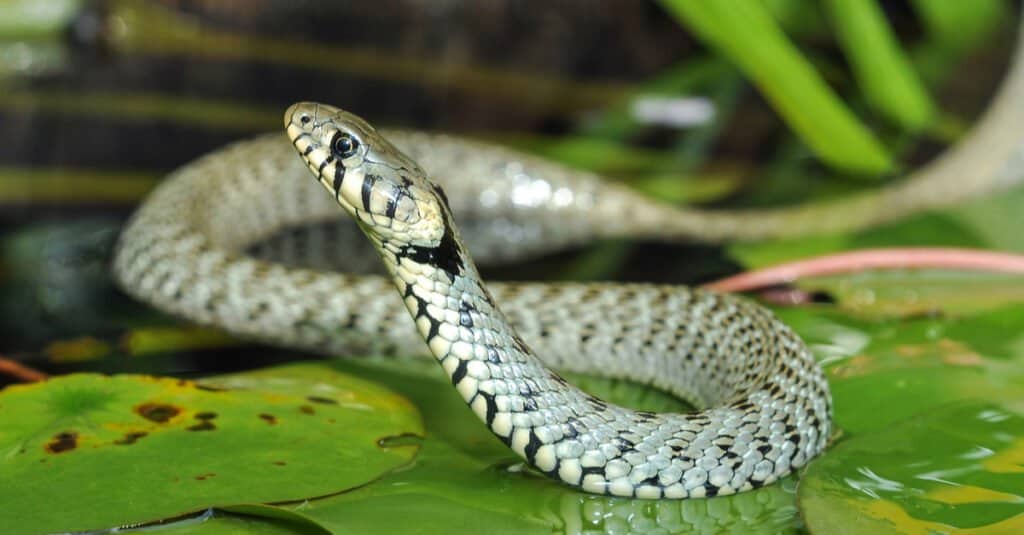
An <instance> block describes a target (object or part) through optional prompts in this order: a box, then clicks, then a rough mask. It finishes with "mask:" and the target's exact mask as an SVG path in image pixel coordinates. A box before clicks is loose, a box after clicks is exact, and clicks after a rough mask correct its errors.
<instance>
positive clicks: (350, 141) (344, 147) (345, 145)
mask: <svg viewBox="0 0 1024 535" xmlns="http://www.w3.org/2000/svg"><path fill="white" fill-rule="evenodd" d="M331 150H333V151H334V156H335V157H336V158H338V159H339V160H344V159H345V158H348V157H350V156H352V155H353V154H355V153H356V151H357V150H359V142H358V141H356V138H354V137H352V136H351V135H350V134H346V133H344V132H338V133H337V134H334V139H332V140H331Z"/></svg>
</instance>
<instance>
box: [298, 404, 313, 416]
mask: <svg viewBox="0 0 1024 535" xmlns="http://www.w3.org/2000/svg"><path fill="white" fill-rule="evenodd" d="M299 412H301V413H302V414H315V413H316V410H314V409H313V407H312V406H310V405H302V406H300V407H299Z"/></svg>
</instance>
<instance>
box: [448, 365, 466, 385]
mask: <svg viewBox="0 0 1024 535" xmlns="http://www.w3.org/2000/svg"><path fill="white" fill-rule="evenodd" d="M468 362H469V361H468V360H462V359H459V365H458V366H456V367H455V371H453V372H452V385H455V386H458V384H459V383H461V382H462V380H463V379H464V378H465V377H466V363H468Z"/></svg>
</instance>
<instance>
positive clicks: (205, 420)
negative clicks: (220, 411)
mask: <svg viewBox="0 0 1024 535" xmlns="http://www.w3.org/2000/svg"><path fill="white" fill-rule="evenodd" d="M215 418H217V413H215V412H197V413H196V415H195V419H196V420H199V423H197V424H195V425H190V426H188V427H186V428H185V429H187V430H189V431H213V430H215V429H217V426H216V425H214V424H213V420H214V419H215Z"/></svg>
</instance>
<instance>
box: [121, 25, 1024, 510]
mask: <svg viewBox="0 0 1024 535" xmlns="http://www.w3.org/2000/svg"><path fill="white" fill-rule="evenodd" d="M1020 49H1021V47H1020V45H1018V52H1017V54H1016V55H1015V58H1014V62H1013V65H1012V67H1011V69H1010V73H1009V75H1008V76H1007V79H1006V81H1005V82H1004V84H1003V87H1002V90H1001V91H1000V93H999V95H998V96H997V97H996V99H995V100H994V102H993V104H992V105H991V107H990V109H989V111H988V112H987V113H986V114H985V116H984V117H983V118H982V119H981V120H980V121H979V123H978V125H977V126H976V127H975V128H974V130H973V132H972V133H971V135H970V136H969V137H968V138H967V139H965V140H964V141H963V142H961V143H959V144H958V145H957V146H956V147H954V148H953V149H952V150H950V151H949V152H948V153H946V154H944V155H943V156H942V157H941V158H939V159H937V160H936V161H935V162H933V163H931V164H929V165H928V166H926V167H925V168H923V169H921V170H920V171H917V172H915V173H913V174H912V175H911V176H910V177H908V178H906V179H905V180H903V181H901V182H899V183H895V184H892V185H890V186H886V187H883V188H881V189H879V190H877V191H876V192H871V193H865V194H860V195H853V196H850V197H847V198H844V199H840V200H836V201H826V202H824V203H818V204H810V205H805V206H801V207H796V208H790V209H780V210H762V211H748V212H743V213H730V212H718V213H709V212H701V211H696V210H685V209H683V210H681V209H676V208H673V207H667V206H664V205H661V204H658V203H653V202H651V201H649V200H647V199H645V198H643V197H641V196H638V195H635V194H633V193H631V192H629V191H628V190H625V189H623V188H617V187H614V186H610V185H607V184H603V183H601V182H600V181H599V180H597V178H596V177H594V176H592V175H589V174H587V173H582V172H578V171H571V170H568V169H566V168H563V167H560V166H557V165H553V164H550V163H548V162H544V161H541V160H538V159H534V158H530V157H527V156H524V155H522V154H518V153H515V152H512V151H507V150H504V149H501V148H497V147H493V146H489V145H483V144H479V143H473V142H470V141H466V140H460V139H456V138H450V137H447V136H436V135H427V134H421V133H414V132H403V131H395V132H386V133H384V134H383V135H382V134H379V133H377V132H376V131H374V130H373V129H372V128H371V127H370V126H368V125H367V124H366V123H365V122H363V121H362V120H360V119H358V118H357V117H354V116H352V115H350V114H347V113H345V112H342V111H340V110H337V109H334V108H330V107H328V106H322V105H321V106H316V105H308V104H301V105H296V106H293V107H292V108H291V109H289V110H288V112H287V115H286V118H285V125H286V128H287V130H288V134H289V137H290V138H291V140H292V143H291V147H292V148H290V147H289V143H288V142H287V141H286V140H284V139H282V137H281V136H280V135H274V136H266V137H262V138H258V139H255V140H251V141H246V142H241V143H237V144H235V145H232V146H230V147H227V148H225V149H222V150H220V151H217V152H215V153H213V154H211V155H208V156H206V157H203V158H201V159H200V160H198V161H196V162H194V163H191V164H189V165H186V166H185V167H183V168H181V169H180V170H178V171H177V172H176V173H174V174H173V175H172V176H171V177H170V178H169V179H168V180H167V181H166V182H165V183H164V184H162V185H161V186H160V187H159V188H158V189H157V190H156V191H154V192H153V193H152V194H151V195H150V197H149V198H148V199H147V201H146V202H145V203H144V205H143V206H142V207H141V208H140V209H139V211H138V212H137V213H136V215H135V216H134V217H133V219H132V221H131V222H130V224H129V225H128V226H127V227H126V229H125V231H124V232H123V234H122V236H121V240H120V243H119V246H118V250H117V253H116V255H115V259H114V264H113V271H114V275H115V278H116V279H117V281H118V282H119V283H120V285H121V286H122V287H123V288H124V289H125V290H126V291H128V292H129V293H131V294H132V295H134V296H136V297H138V298H140V299H142V300H144V301H147V302H149V303H151V304H153V305H154V306H157V307H158V308H161V309H163V310H165V311H168V312H172V313H175V314H179V315H182V316H185V317H187V318H190V319H192V320H194V321H197V322H200V323H204V324H211V325H216V326H219V327H222V328H224V329H227V330H229V331H231V332H234V333H236V334H239V335H242V336H245V337H249V338H255V339H259V340H264V341H267V342H270V343H273V344H278V345H283V346H288V347H299V348H305V349H309V350H314V351H320V352H325V353H349V354H380V353H394V354H400V355H419V354H426V353H431V354H433V355H434V356H435V357H436V358H437V359H438V360H439V361H440V363H441V365H442V367H443V368H444V370H445V372H446V373H448V375H449V376H450V377H451V379H452V383H453V384H454V386H455V387H456V389H457V390H458V391H459V393H460V394H461V395H462V396H463V397H464V398H465V400H466V402H467V403H468V404H469V406H470V407H471V408H472V410H473V411H474V412H475V413H476V414H477V415H478V416H479V417H480V419H481V420H483V421H484V422H485V423H486V424H487V426H488V427H489V428H490V429H491V431H492V432H493V433H494V434H495V435H496V436H497V437H498V438H499V439H501V440H502V441H504V442H505V443H506V444H508V445H509V447H510V448H511V449H512V450H513V451H515V452H516V453H517V454H519V455H520V456H522V457H523V458H525V459H526V460H527V461H528V462H529V463H530V464H532V465H533V466H535V467H536V468H537V469H539V470H541V471H542V472H544V473H546V474H548V475H550V476H552V477H554V478H557V479H561V480H562V481H565V482H566V483H568V484H569V485H573V486H576V487H580V488H582V489H583V490H586V491H589V492H595V493H605V494H611V495H616V496H635V497H641V498H658V497H665V498H687V497H700V496H713V495H723V494H729V493H733V492H738V491H742V490H746V489H751V488H755V487H759V486H761V485H765V484H768V483H770V482H772V481H774V480H776V479H777V478H779V477H781V476H783V475H785V474H787V473H789V472H790V471H791V470H793V469H794V468H797V467H799V466H801V465H803V464H805V463H806V462H808V461H809V460H810V459H811V458H812V457H814V456H815V455H817V454H818V453H819V452H820V451H821V450H822V448H823V447H824V444H825V441H826V438H827V436H828V433H829V426H830V417H831V407H830V398H829V393H828V388H827V385H826V383H825V380H824V378H823V375H822V372H821V370H820V368H819V367H818V366H817V364H816V363H815V362H814V360H813V358H812V357H811V355H810V354H809V353H808V351H807V349H806V347H805V346H804V345H803V343H802V342H801V341H800V340H799V339H798V338H797V336H796V335H794V334H793V333H792V331H791V330H790V329H789V328H787V327H786V326H785V325H783V324H781V323H780V322H779V321H778V320H776V319H775V318H774V317H773V316H772V315H771V314H770V313H769V312H768V311H766V310H765V309H763V308H761V307H759V306H756V305H754V304H752V303H749V302H747V301H745V300H743V299H740V298H736V297H731V296H725V295H718V294H714V293H708V292H702V291H698V290H689V289H686V288H681V287H661V286H651V285H618V284H615V285H612V284H565V283H559V284H527V283H520V284H507V283H506V284H489V285H488V286H487V287H486V288H485V287H484V286H483V285H482V283H481V282H480V279H479V276H478V275H477V271H476V268H475V266H474V264H473V261H472V260H471V259H470V258H469V256H468V255H467V254H466V249H465V248H464V247H463V246H462V242H461V240H460V237H459V233H458V231H457V230H456V229H455V227H454V226H453V224H452V218H451V216H450V212H449V206H450V208H451V210H452V211H453V212H454V213H455V214H457V216H458V219H459V221H460V223H461V224H462V225H463V227H464V229H465V227H466V226H467V224H469V225H470V226H471V228H469V229H466V230H471V231H472V232H468V233H467V235H466V237H467V241H468V243H469V245H470V247H469V250H471V251H473V254H474V256H475V257H476V259H477V260H479V261H482V262H490V261H496V260H507V259H514V258H518V257H523V256H529V255H532V254H537V253H539V252H544V251H547V250H552V249H557V248H561V247H564V246H566V245H571V244H574V243H580V242H584V241H588V240H591V239H594V238H599V237H631V238H642V237H655V238H667V239H675V238H680V237H682V238H690V239H693V238H697V239H707V240H723V239H753V238H764V237H781V236H789V235H797V234H806V233H810V232H814V231H819V232H839V231H847V230H851V229H855V228H860V227H864V226H867V225H871V224H877V223H880V222H884V221H889V220H892V219H895V218H898V217H901V216H904V215H907V214H910V213H913V212H916V211H920V210H925V209H929V208H933V207H937V206H942V205H947V204H951V203H954V202H957V201H960V200H963V199H967V198H971V197H976V196H978V195H981V194H983V193H986V192H991V191H994V190H997V189H1000V188H1005V187H1009V186H1011V185H1014V184H1018V183H1020V182H1021V181H1022V180H1024V173H1022V172H1021V171H1020V167H1021V166H1020V162H1021V161H1024V144H1022V143H1021V137H1020V134H1019V124H1020V123H1021V122H1024V54H1022V53H1021V50H1020ZM304 118H305V119H304ZM389 141H390V142H389ZM392 142H393V143H394V144H395V145H392V144H391V143H392ZM395 146H397V147H400V148H401V149H402V151H404V153H403V152H401V151H399V150H398V149H397V148H395ZM293 148H294V149H296V150H298V151H299V154H300V156H301V158H297V157H296V155H295V153H294V151H293ZM417 163H419V164H420V165H422V166H423V168H424V169H427V170H429V171H431V172H432V175H431V179H434V180H439V181H443V182H442V185H443V186H444V187H445V190H446V191H447V193H448V195H449V198H448V199H447V200H446V199H444V195H443V194H442V193H441V192H440V190H439V189H437V188H435V187H434V186H433V185H432V183H431V182H429V181H427V179H426V176H425V175H424V173H423V172H422V171H421V170H420V167H419V165H417ZM304 167H308V170H307V169H304ZM309 171H312V172H313V174H314V175H315V176H316V177H317V178H318V180H319V182H320V183H321V184H322V185H323V186H324V187H325V188H326V189H327V190H328V192H329V193H330V195H324V193H323V192H322V191H319V188H316V187H315V184H314V183H313V182H311V181H309V180H308V174H307V173H308V172H309ZM332 197H333V199H332ZM335 201H336V202H335ZM337 204H340V205H341V206H342V207H343V208H344V210H345V211H347V212H349V213H350V214H351V215H352V216H354V218H355V220H356V221H357V222H358V226H359V227H361V229H362V230H363V231H364V233H365V234H366V235H367V236H368V237H369V238H370V242H372V243H373V245H374V246H375V248H376V249H377V250H378V252H379V254H380V256H381V257H382V258H383V260H384V265H385V266H387V268H388V271H389V272H390V275H391V277H390V280H389V279H388V278H384V277H380V276H376V275H367V274H360V273H358V271H360V270H365V262H361V259H364V258H365V257H366V256H367V255H366V254H364V251H360V250H359V248H358V245H359V244H360V243H363V242H357V241H353V236H352V234H353V232H352V230H353V229H352V226H351V224H350V223H349V224H348V225H345V224H341V225H339V224H338V223H337V221H336V220H337V218H338V216H339V215H340V213H341V211H340V210H338V209H337ZM300 227H301V228H302V229H300V230H294V229H297V228H300ZM261 244H263V245H261ZM268 257H273V258H275V260H274V261H270V260H268V259H267V258H268ZM328 267H330V268H338V267H340V268H342V269H343V270H344V271H329V270H327V269H325V268H328ZM393 286H397V287H398V289H399V292H398V293H395V292H394V290H393ZM403 304H404V305H405V308H407V309H408V312H406V311H403V310H402V308H403V307H402V305H403ZM498 304H500V306H501V309H502V311H503V312H504V314H503V313H502V312H501V311H499V310H498V308H497V306H498ZM410 313H411V315H412V316H413V318H414V322H412V323H411V322H410V321H409V319H408V315H409V314H410ZM414 325H415V327H416V328H413V326H414ZM417 331H418V332H417ZM424 340H426V341H427V344H426V346H425V345H424V343H423V341H424ZM531 348H532V349H533V350H535V351H536V354H537V355H542V356H543V363H542V362H541V360H540V359H538V358H537V357H536V356H535V354H534V352H533V351H531ZM545 364H547V365H549V366H552V367H554V368H557V369H562V370H569V371H576V372H585V373H596V374H600V375H606V376H611V377H621V378H627V379H632V380H635V381H639V382H643V383H648V384H652V385H654V386H657V387H660V388H662V389H664V390H667V391H669V392H672V393H674V394H676V395H679V396H680V397H683V398H685V399H687V400H689V401H691V402H692V403H693V404H694V405H696V406H698V407H701V408H702V410H700V411H699V412H696V413H692V414H653V413H647V412H638V411H631V410H627V409H624V408H620V407H616V406H613V405H610V404H607V403H605V402H603V401H601V400H599V399H596V398H594V397H591V396H589V395H587V394H586V393H583V392H581V391H579V390H577V389H576V388H574V387H572V386H571V385H568V384H566V382H565V381H564V380H563V379H561V378H560V377H559V376H558V375H557V374H555V373H553V372H551V371H549V370H548V368H547V367H545ZM339 447H343V446H339Z"/></svg>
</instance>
